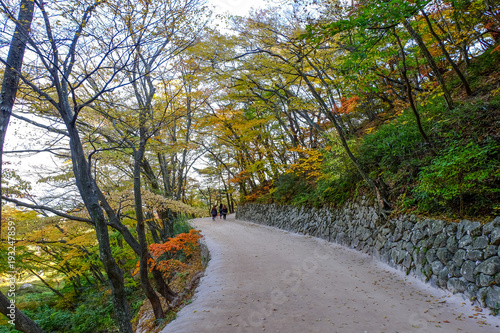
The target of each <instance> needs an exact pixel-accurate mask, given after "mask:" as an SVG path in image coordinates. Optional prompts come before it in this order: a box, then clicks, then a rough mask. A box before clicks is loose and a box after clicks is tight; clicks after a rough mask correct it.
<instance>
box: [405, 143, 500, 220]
mask: <svg viewBox="0 0 500 333" xmlns="http://www.w3.org/2000/svg"><path fill="white" fill-rule="evenodd" d="M498 149H499V145H498V144H496V143H495V142H494V141H492V140H490V141H489V142H488V143H487V144H486V145H484V146H480V145H479V144H477V143H472V142H470V143H468V144H467V145H460V144H458V143H456V144H453V145H450V146H449V147H448V148H447V149H446V150H444V151H443V153H442V154H441V155H440V156H438V157H436V158H435V159H434V160H433V161H432V163H431V164H429V165H428V166H426V167H423V168H422V170H421V172H420V173H419V184H418V186H416V187H415V189H414V190H413V192H414V193H415V194H416V197H417V198H419V199H420V201H421V206H422V207H425V208H431V207H433V206H436V205H437V206H441V207H444V206H447V205H450V203H451V202H452V201H456V200H457V199H458V201H459V211H460V215H461V216H463V215H464V205H465V197H466V196H469V197H472V196H482V197H488V196H490V195H493V196H494V195H495V194H496V193H499V191H500V190H499V189H498V181H499V180H500V171H499V167H500V165H499V163H498V159H495V158H494V156H495V155H496V154H498Z"/></svg>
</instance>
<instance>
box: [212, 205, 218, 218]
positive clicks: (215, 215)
mask: <svg viewBox="0 0 500 333" xmlns="http://www.w3.org/2000/svg"><path fill="white" fill-rule="evenodd" d="M211 214H212V221H215V218H216V217H217V206H216V205H214V206H213V207H212V211H211Z"/></svg>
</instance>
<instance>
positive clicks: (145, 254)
mask: <svg viewBox="0 0 500 333" xmlns="http://www.w3.org/2000/svg"><path fill="white" fill-rule="evenodd" d="M139 118H140V120H139V121H140V123H141V125H142V124H143V119H142V118H143V115H142V113H141V115H140V117H139ZM140 132H141V139H140V140H141V143H140V147H139V149H138V150H135V149H134V160H135V161H134V162H135V163H134V204H135V214H136V218H137V227H136V230H137V237H138V239H139V246H140V260H139V261H140V267H139V275H140V279H141V285H142V289H143V290H144V293H145V294H146V297H147V298H148V300H149V302H150V303H151V306H152V308H153V312H154V314H155V318H156V319H162V318H164V317H165V314H164V313H163V309H162V307H161V302H160V298H159V297H158V295H156V292H155V291H154V289H153V287H151V284H150V283H149V278H148V259H149V251H148V244H147V239H146V230H145V229H146V228H145V221H144V214H143V211H142V195H141V162H142V159H143V157H144V151H145V150H146V148H145V145H146V140H145V139H144V128H143V127H142V126H141V128H140Z"/></svg>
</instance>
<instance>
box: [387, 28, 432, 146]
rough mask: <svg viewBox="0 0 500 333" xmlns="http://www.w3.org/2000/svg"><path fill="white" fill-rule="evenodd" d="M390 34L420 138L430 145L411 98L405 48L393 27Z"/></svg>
mask: <svg viewBox="0 0 500 333" xmlns="http://www.w3.org/2000/svg"><path fill="white" fill-rule="evenodd" d="M392 34H393V35H394V37H396V41H397V42H398V46H399V51H400V54H401V61H402V63H403V68H402V69H401V76H402V77H403V80H404V81H405V83H406V93H407V96H408V100H409V101H410V106H411V109H412V111H413V115H414V116H415V119H416V120H417V128H418V131H419V133H420V135H421V136H422V138H423V139H424V142H425V143H426V144H427V145H429V146H430V145H431V143H430V141H429V138H428V137H427V134H425V131H424V128H423V127H422V123H421V121H420V114H419V113H418V111H417V107H416V106H415V101H414V100H413V93H412V89H411V84H410V80H409V79H408V74H407V68H406V55H405V50H404V48H403V45H402V44H401V40H400V39H399V36H398V34H397V33H396V29H394V28H393V29H392Z"/></svg>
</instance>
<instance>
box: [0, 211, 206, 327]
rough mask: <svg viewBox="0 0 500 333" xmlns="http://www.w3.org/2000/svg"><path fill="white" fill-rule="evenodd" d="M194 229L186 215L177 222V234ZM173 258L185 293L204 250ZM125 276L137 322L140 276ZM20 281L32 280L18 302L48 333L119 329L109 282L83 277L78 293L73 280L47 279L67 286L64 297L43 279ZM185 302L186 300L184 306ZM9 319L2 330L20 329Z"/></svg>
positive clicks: (0, 322)
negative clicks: (104, 282) (71, 283)
mask: <svg viewBox="0 0 500 333" xmlns="http://www.w3.org/2000/svg"><path fill="white" fill-rule="evenodd" d="M190 229H191V226H190V225H189V224H188V222H187V220H186V219H185V218H184V219H179V220H178V221H177V222H176V223H175V224H174V232H175V234H176V235H179V234H185V233H189V231H190ZM172 258H176V259H178V260H179V261H180V262H181V263H182V264H183V265H184V266H183V267H182V268H180V267H178V268H177V269H176V270H175V271H171V272H169V276H168V277H167V279H168V282H169V285H170V286H171V288H173V290H174V291H175V292H182V290H183V288H184V286H185V285H186V284H187V283H188V282H189V277H190V276H193V275H195V274H196V273H198V272H199V271H202V270H203V269H204V268H203V265H202V262H201V261H202V258H201V255H200V249H199V247H198V248H196V249H195V253H194V254H192V255H189V256H187V255H183V254H182V253H179V255H176V256H172ZM136 261H137V260H131V261H130V262H128V263H125V262H124V261H122V262H121V266H122V269H123V271H124V272H125V273H127V272H131V271H133V270H134V267H135V263H136ZM125 275H126V285H125V288H126V292H127V299H128V301H129V307H130V311H131V313H132V315H133V317H135V319H134V323H136V324H137V322H138V321H139V317H140V315H141V313H140V309H141V307H142V306H143V304H144V303H145V302H144V294H143V291H142V289H141V286H140V283H139V279H138V275H135V276H133V275H131V274H125ZM18 282H19V283H18V287H20V286H21V284H22V283H23V282H29V284H30V285H31V286H27V287H26V288H22V289H18V290H17V291H16V305H17V306H18V307H19V309H20V310H22V311H23V312H24V313H25V314H26V315H27V316H29V317H30V318H31V319H33V320H34V321H35V322H36V323H37V324H38V325H39V326H40V327H41V328H42V329H43V330H44V331H46V332H54V333H58V332H60V333H62V332H65V333H66V332H72V333H105V332H116V331H118V328H117V326H116V322H115V319H114V308H113V303H112V298H111V297H110V295H111V288H110V286H109V285H108V284H101V283H97V282H96V281H93V280H92V279H89V280H83V281H82V286H81V288H79V290H78V294H76V293H75V289H74V287H73V286H71V285H70V283H67V281H65V280H64V278H61V277H60V276H57V275H55V276H54V277H52V278H51V279H47V282H48V283H49V284H51V285H53V286H58V285H59V284H60V285H62V286H63V287H61V288H56V289H57V290H58V291H59V292H60V293H61V294H62V296H63V297H60V296H58V295H56V294H55V293H54V292H52V291H50V290H49V289H47V287H45V286H44V285H43V284H42V283H41V282H40V281H36V280H30V281H23V282H21V281H18ZM6 289H7V287H4V286H1V285H0V290H1V291H2V292H4V293H5V292H6ZM186 296H189V294H188V295H186ZM185 302H186V299H184V301H183V303H181V304H180V306H181V305H182V304H184V303H185ZM180 306H178V308H180ZM178 308H176V309H170V310H169V311H168V312H167V313H166V319H163V320H162V322H153V323H150V325H151V326H152V327H155V326H158V327H161V326H164V325H165V324H167V323H168V322H169V321H170V320H172V319H174V318H175V312H176V311H178ZM7 320H8V318H6V317H4V316H2V317H1V318H0V333H6V332H19V331H17V330H15V329H14V328H13V326H12V325H9V324H8V323H7Z"/></svg>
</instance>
